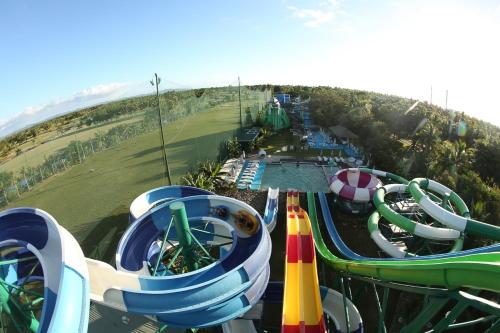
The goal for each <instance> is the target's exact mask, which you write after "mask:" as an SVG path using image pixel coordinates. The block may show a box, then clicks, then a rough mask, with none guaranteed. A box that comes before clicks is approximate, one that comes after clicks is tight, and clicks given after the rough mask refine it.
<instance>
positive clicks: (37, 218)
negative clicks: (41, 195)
mask: <svg viewBox="0 0 500 333" xmlns="http://www.w3.org/2000/svg"><path fill="white" fill-rule="evenodd" d="M0 230H1V232H0V249H2V250H4V251H5V250H6V249H14V253H10V254H8V255H4V254H2V257H3V258H6V259H9V257H12V258H11V260H0V264H1V265H0V312H5V313H7V314H8V315H9V316H10V318H11V321H12V322H13V323H15V325H21V324H22V323H21V322H22V321H23V320H26V319H27V320H29V322H28V323H24V324H25V326H27V327H29V331H31V332H56V333H59V332H60V333H63V332H86V331H87V324H88V318H89V306H90V301H89V274H88V271H87V265H86V264H85V257H84V255H83V252H82V250H81V249H80V246H79V245H78V242H77V241H76V240H75V238H74V237H73V236H72V235H71V234H70V233H69V232H68V231H67V230H66V229H64V228H63V227H61V226H60V225H58V224H57V222H56V220H55V219H54V218H53V217H52V216H50V215H49V214H48V213H46V212H44V211H41V210H38V209H33V208H15V209H10V210H8V211H4V212H2V213H0ZM26 253H29V255H28V256H26V255H24V254H26ZM3 258H2V259H3ZM40 267H41V269H40ZM34 280H40V281H43V295H39V296H38V297H43V299H44V307H43V311H42V314H41V316H40V318H39V320H38V319H37V318H35V316H33V313H30V311H28V310H26V309H25V308H24V307H23V305H29V307H35V306H36V302H37V300H33V302H30V303H27V302H26V298H25V297H26V296H25V297H21V295H19V294H20V293H19V291H21V292H22V293H25V294H26V295H28V296H29V295H30V294H31V293H33V290H29V289H24V287H25V286H26V285H27V284H29V283H30V282H32V281H34ZM17 296H19V298H17Z"/></svg>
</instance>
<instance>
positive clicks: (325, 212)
mask: <svg viewBox="0 0 500 333" xmlns="http://www.w3.org/2000/svg"><path fill="white" fill-rule="evenodd" d="M317 195H318V199H319V202H320V208H321V213H322V216H323V223H324V224H325V226H326V229H327V232H328V235H329V237H330V239H331V241H332V243H333V244H334V245H335V247H336V248H337V250H338V251H339V252H340V254H341V255H342V256H343V257H345V258H347V259H350V260H383V261H386V260H387V261H394V260H396V261H397V260H423V259H431V258H451V257H458V256H463V255H467V254H474V253H486V252H499V251H500V244H498V243H497V244H493V245H489V246H484V247H479V248H474V249H470V250H464V251H456V252H450V253H442V254H433V255H428V256H413V257H406V258H403V257H404V256H403V257H401V256H399V252H397V253H398V255H394V256H393V257H392V258H369V257H364V256H361V255H359V254H357V253H356V252H354V251H352V250H351V249H350V248H349V247H348V246H347V245H346V244H345V243H344V241H343V240H342V238H341V237H340V235H339V233H338V230H337V228H336V227H335V223H334V222H333V218H332V215H331V213H330V208H329V206H328V201H327V198H326V194H325V193H323V192H318V193H317ZM307 202H308V211H309V216H310V217H311V219H312V218H313V216H314V217H316V216H317V213H316V203H315V200H314V193H312V192H308V193H307ZM374 218H376V219H377V220H378V219H379V218H380V214H379V213H378V212H374V213H373V214H372V215H371V216H370V218H369V225H368V231H370V234H371V236H372V238H373V232H375V231H373V226H372V224H370V223H373V221H372V220H373V219H374ZM376 231H378V227H377V228H376ZM378 232H380V231H378ZM381 237H383V236H381ZM374 240H375V239H374ZM386 242H387V243H388V242H389V241H388V240H386ZM377 245H379V246H380V244H379V242H377ZM384 246H386V247H385V248H384V247H383V249H384V250H386V252H389V253H390V252H391V250H390V249H389V250H388V249H387V248H390V247H391V246H392V244H389V245H385V244H384Z"/></svg>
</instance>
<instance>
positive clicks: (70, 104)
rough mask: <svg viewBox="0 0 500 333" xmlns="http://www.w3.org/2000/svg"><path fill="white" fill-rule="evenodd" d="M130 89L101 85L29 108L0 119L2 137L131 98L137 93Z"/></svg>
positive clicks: (120, 83)
mask: <svg viewBox="0 0 500 333" xmlns="http://www.w3.org/2000/svg"><path fill="white" fill-rule="evenodd" d="M130 88H133V87H132V86H131V84H130V83H126V82H119V83H109V84H99V85H97V86H93V87H90V88H86V89H83V90H81V91H78V92H76V93H74V94H72V95H71V96H69V97H66V98H56V99H54V100H52V101H50V102H48V103H45V104H42V105H36V106H28V107H26V108H25V109H24V110H23V111H22V112H19V113H17V114H15V115H14V116H12V117H10V118H6V119H0V137H2V136H5V135H8V134H10V133H12V132H14V131H17V130H19V129H21V128H23V127H26V126H28V125H31V124H34V123H37V122H40V121H43V120H45V119H48V118H51V117H54V116H57V115H60V114H63V113H66V112H70V111H73V110H77V109H80V108H84V107H88V106H91V105H95V104H99V103H104V102H108V101H111V100H115V99H119V98H123V97H125V96H130V95H131V94H133V93H134V92H135V91H130Z"/></svg>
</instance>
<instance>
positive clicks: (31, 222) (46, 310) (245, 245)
mask: <svg viewBox="0 0 500 333" xmlns="http://www.w3.org/2000/svg"><path fill="white" fill-rule="evenodd" d="M163 190H164V191H165V193H170V194H171V193H173V192H172V191H171V192H169V191H168V189H163ZM172 190H173V189H172ZM177 190H181V191H180V192H179V191H178V193H177V195H178V196H181V198H178V199H174V200H172V201H169V202H163V201H164V200H163V199H162V198H160V197H156V198H153V197H154V196H150V197H151V198H152V199H148V200H149V203H148V204H146V205H144V206H143V208H141V209H142V212H141V209H139V210H135V209H132V210H131V216H132V217H133V218H137V219H136V220H135V221H134V222H133V223H132V224H131V225H130V227H129V228H128V229H127V231H126V232H125V234H124V235H123V237H122V238H121V240H120V242H119V245H118V250H117V254H116V265H117V268H118V269H115V268H114V267H112V266H110V265H108V264H106V263H104V262H100V261H97V260H93V259H88V258H87V259H85V258H84V257H83V254H82V252H81V249H80V247H79V245H78V243H77V242H76V241H75V240H74V239H73V238H72V237H71V235H70V234H69V233H68V232H67V231H65V230H64V229H63V228H62V227H60V226H59V225H58V224H57V222H56V221H55V219H53V218H52V217H51V216H50V215H48V214H47V213H45V212H42V211H39V210H35V209H24V210H19V209H14V210H8V211H5V212H3V213H2V214H1V215H0V228H1V230H2V233H1V234H0V235H1V236H0V245H1V247H2V248H4V247H6V246H10V247H12V246H17V247H25V248H27V249H29V250H30V251H31V252H33V253H34V254H35V255H36V256H37V258H38V259H39V260H40V262H41V263H42V268H43V273H41V275H43V279H44V283H45V285H46V290H45V295H44V301H45V302H44V307H43V313H42V316H41V318H40V323H39V326H38V328H36V327H35V324H36V323H34V324H33V327H35V328H34V329H33V330H32V331H33V332H47V331H49V332H86V330H87V321H88V311H89V310H88V309H89V296H90V299H91V300H93V301H94V302H98V303H102V304H104V305H106V306H109V307H112V308H115V309H119V310H122V311H126V312H131V313H136V314H141V315H150V316H155V317H156V318H157V320H159V321H160V322H162V323H164V324H167V325H169V326H175V327H205V326H213V325H218V324H221V323H224V322H226V321H229V320H231V319H233V318H236V317H239V316H240V315H242V314H243V313H245V312H246V311H248V310H250V309H251V308H252V306H254V305H255V304H256V303H257V302H258V301H259V299H260V298H261V296H262V294H263V293H264V291H265V288H266V285H267V282H268V279H269V264H268V261H269V257H270V255H271V240H270V236H269V232H268V231H267V229H266V226H265V224H264V222H263V220H262V218H261V217H260V215H259V214H258V213H257V212H256V211H255V210H254V209H253V208H252V207H250V206H248V205H246V204H245V203H242V202H240V201H238V200H235V199H231V198H226V197H220V196H215V195H197V196H187V195H188V194H187V192H185V191H184V192H183V191H182V189H180V188H177V189H176V191H177ZM186 190H188V189H186ZM195 192H196V191H195ZM196 194H198V193H196ZM145 197H147V196H145ZM172 198H173V197H172ZM148 200H144V202H147V201H148ZM162 202H163V203H162ZM173 205H174V206H176V207H178V206H179V205H182V206H184V207H185V212H186V219H188V220H189V222H190V224H191V223H192V224H193V225H195V226H198V225H204V223H205V224H206V222H207V221H209V222H212V224H213V225H215V226H217V225H221V226H223V228H225V229H226V230H230V233H229V234H230V235H231V237H232V245H231V246H230V248H229V249H228V250H227V252H226V253H225V254H224V255H223V256H221V258H220V259H218V260H217V261H215V262H213V263H212V264H209V265H208V266H205V267H203V268H201V269H198V270H195V271H191V272H189V273H185V274H180V275H172V274H165V275H164V276H160V277H158V276H155V277H153V276H151V271H150V270H149V269H148V265H149V262H148V261H149V259H150V258H148V252H149V249H150V247H151V244H154V243H155V242H156V241H157V239H158V238H161V237H162V235H163V234H167V235H169V234H171V236H172V238H175V237H179V235H176V232H175V230H174V229H175V228H172V229H170V226H171V224H172V221H173V218H172V214H171V211H170V208H169V207H172V206H173ZM144 207H146V208H144ZM151 207H152V208H151ZM133 218H131V219H133ZM202 231H203V232H202V233H200V234H197V238H200V239H202V235H204V234H206V233H208V236H205V237H212V238H214V239H215V238H216V237H219V236H217V233H212V232H210V231H206V230H202ZM212 231H213V230H212ZM195 233H196V231H195V230H194V229H193V231H192V234H193V235H194V234H195ZM13 240H14V241H13ZM2 256H3V255H2ZM3 263H4V261H2V267H3V266H5V265H4V264H3ZM18 264H19V260H18V261H17V262H15V263H13V264H11V266H13V265H18ZM12 270H13V269H8V271H9V272H10V271H12ZM3 271H5V269H3V268H2V271H0V272H3ZM5 275H6V274H3V273H2V275H0V278H2V279H3V280H5V279H6V276H5ZM11 275H12V273H10V275H9V280H11V281H12V278H11V277H10V276H11ZM3 280H0V281H3ZM18 280H22V277H21V279H18ZM4 303H5V302H3V299H2V302H1V305H2V309H4V308H6V307H7V306H8V304H9V303H5V304H6V305H4ZM63 309H64V310H63ZM63 316H64V318H62V317H63Z"/></svg>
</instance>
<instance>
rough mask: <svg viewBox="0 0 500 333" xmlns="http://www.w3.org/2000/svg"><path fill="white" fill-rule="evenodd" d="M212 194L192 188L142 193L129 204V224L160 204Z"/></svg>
mask: <svg viewBox="0 0 500 333" xmlns="http://www.w3.org/2000/svg"><path fill="white" fill-rule="evenodd" d="M210 194H213V193H212V192H209V191H206V190H203V189H201V188H197V187H192V186H180V185H173V186H162V187H157V188H155V189H152V190H149V191H147V192H144V193H142V194H141V195H139V196H138V197H137V198H135V199H134V201H132V203H131V204H130V213H129V220H130V223H132V222H134V221H135V220H137V219H138V218H139V217H141V216H142V215H143V214H145V213H146V212H148V211H149V210H150V209H151V208H153V207H155V206H158V205H159V204H161V203H164V202H168V201H172V200H175V199H178V198H185V197H191V196H194V195H210Z"/></svg>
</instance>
